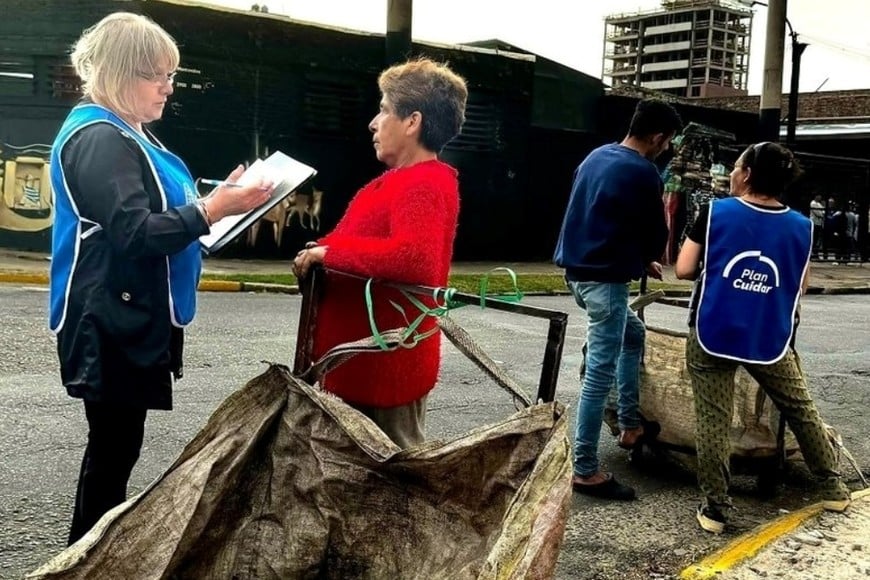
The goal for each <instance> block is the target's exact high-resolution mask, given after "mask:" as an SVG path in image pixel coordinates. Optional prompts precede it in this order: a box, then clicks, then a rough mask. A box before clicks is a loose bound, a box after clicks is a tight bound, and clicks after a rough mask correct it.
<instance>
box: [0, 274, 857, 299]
mask: <svg viewBox="0 0 870 580" xmlns="http://www.w3.org/2000/svg"><path fill="white" fill-rule="evenodd" d="M4 283H5V284H37V285H41V286H47V285H48V274H47V273H42V272H15V271H12V272H3V271H0V284H4ZM197 289H198V290H199V291H200V292H267V293H272V294H299V286H296V285H288V284H270V283H265V282H239V281H235V280H209V279H205V280H200V282H199V287H198V288H197ZM661 290H662V292H664V296H666V297H668V298H689V297H690V296H691V295H692V290H691V289H689V288H687V289H685V290H683V289H679V288H669V289H661ZM807 294H814V295H824V296H846V295H870V285H868V286H847V287H843V288H837V287H826V286H810V287H809V288H807ZM523 295H524V296H568V295H570V292H568V290H567V289H566V290H561V289H560V290H550V291H546V290H537V291H530V292H523ZM632 295H634V293H633V294H632Z"/></svg>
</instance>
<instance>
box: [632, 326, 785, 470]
mask: <svg viewBox="0 0 870 580" xmlns="http://www.w3.org/2000/svg"><path fill="white" fill-rule="evenodd" d="M640 413H641V415H643V417H644V419H645V420H646V421H650V422H657V423H658V424H659V425H660V427H661V432H660V433H659V435H658V437H657V441H658V442H660V443H663V444H665V445H670V446H672V447H674V448H676V449H679V450H685V451H694V449H695V403H694V399H693V395H692V384H691V381H690V379H689V372H688V370H687V369H686V339H685V338H684V337H680V336H671V335H668V334H664V333H661V332H658V331H656V330H654V329H647V333H646V351H645V364H644V366H643V368H642V370H641V387H640ZM779 417H780V415H779V412H778V411H777V409H776V406H775V405H774V404H773V402H772V401H771V400H770V399H769V398H768V397H767V396H765V395H764V392H763V391H762V390H761V388H760V387H759V386H758V383H756V382H755V380H754V379H753V378H752V377H751V376H749V374H748V373H747V372H746V371H745V370H744V369H743V368H739V369H738V371H737V375H736V377H735V380H734V410H733V412H732V414H731V429H730V438H731V453H732V457H739V458H769V457H775V456H776V453H777V432H778V430H779ZM785 433H786V435H785V451H786V453H787V454H792V453H794V452H796V451H798V445H797V441H796V440H795V438H794V435H792V434H791V431H789V430H788V429H786V431H785Z"/></svg>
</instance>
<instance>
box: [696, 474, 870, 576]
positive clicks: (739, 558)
mask: <svg viewBox="0 0 870 580" xmlns="http://www.w3.org/2000/svg"><path fill="white" fill-rule="evenodd" d="M867 495H870V489H863V490H861V491H856V492H854V493H852V500H853V501H854V500H857V499H861V498H863V497H864V496H867ZM822 510H823V508H822V504H821V502H819V503H815V504H813V505H810V506H807V507H805V508H803V509H800V510H798V511H796V512H792V513H790V514H785V515H783V516H780V517H778V518H776V519H775V520H773V521H770V522H768V523H766V524H764V525H762V526H761V527H759V528H758V529H756V530H753V531H751V532H748V533H746V534H743V535H742V536H739V537H738V538H736V539H735V540H734V541H732V542H731V543H730V544H728V545H727V546H725V547H723V548H721V549H719V550H717V551H716V552H713V553H712V554H710V555H709V556H707V557H706V558H704V559H703V560H701V561H700V562H698V563H697V564H692V565H691V566H689V567H688V568H686V569H684V570H683V571H682V572H680V578H681V579H683V580H702V579H706V578H714V577H715V576H716V575H717V574H720V573H722V572H724V571H726V570H729V569H731V568H733V567H734V566H736V565H737V564H740V563H741V562H743V561H744V560H746V559H747V558H751V557H752V556H754V555H755V554H757V553H758V551H759V550H761V549H762V548H764V547H765V546H767V545H768V544H769V543H770V542H772V541H774V540H776V539H777V538H780V537H782V536H784V535H786V534H788V533H789V532H791V531H792V530H794V529H795V528H797V527H798V526H799V525H801V524H802V523H804V522H805V521H807V520H808V519H810V518H811V517H813V516H816V515H818V514H820V513H821V512H822Z"/></svg>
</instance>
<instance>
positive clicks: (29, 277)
mask: <svg viewBox="0 0 870 580" xmlns="http://www.w3.org/2000/svg"><path fill="white" fill-rule="evenodd" d="M0 284H34V285H39V286H48V274H40V273H30V272H0ZM197 290H198V291H199V292H266V293H271V294H299V286H289V285H286V284H266V283H261V282H238V281H235V280H200V281H199V286H198V287H197Z"/></svg>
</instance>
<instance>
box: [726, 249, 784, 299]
mask: <svg viewBox="0 0 870 580" xmlns="http://www.w3.org/2000/svg"><path fill="white" fill-rule="evenodd" d="M749 258H757V260H756V261H757V264H753V266H754V267H755V268H757V267H758V266H759V265H767V266H768V268H760V269H758V270H756V269H754V268H753V267H749V268H743V269H742V271H741V272H740V276H739V277H737V278H735V279H734V282H733V283H732V284H731V285H732V286H733V287H734V288H735V289H737V290H743V291H744V292H757V293H759V294H767V293H768V292H770V291H771V290H772V289H773V288H774V287H776V288H779V268H777V267H776V263H775V262H774V261H773V260H771V259H770V258H768V257H767V256H762V255H761V251H760V250H749V251H748V252H740V253H739V254H737V255H736V256H734V257H733V258H731V259H730V260H729V261H728V265H727V266H725V270H724V271H723V272H722V277H723V278H726V279H728V278H730V277H731V270H732V269H734V266H736V265H737V263H738V262H740V261H741V260H745V259H749ZM768 269H769V272H767V273H766V272H765V270H768ZM770 273H772V274H773V285H772V286H771V285H770Z"/></svg>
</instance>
